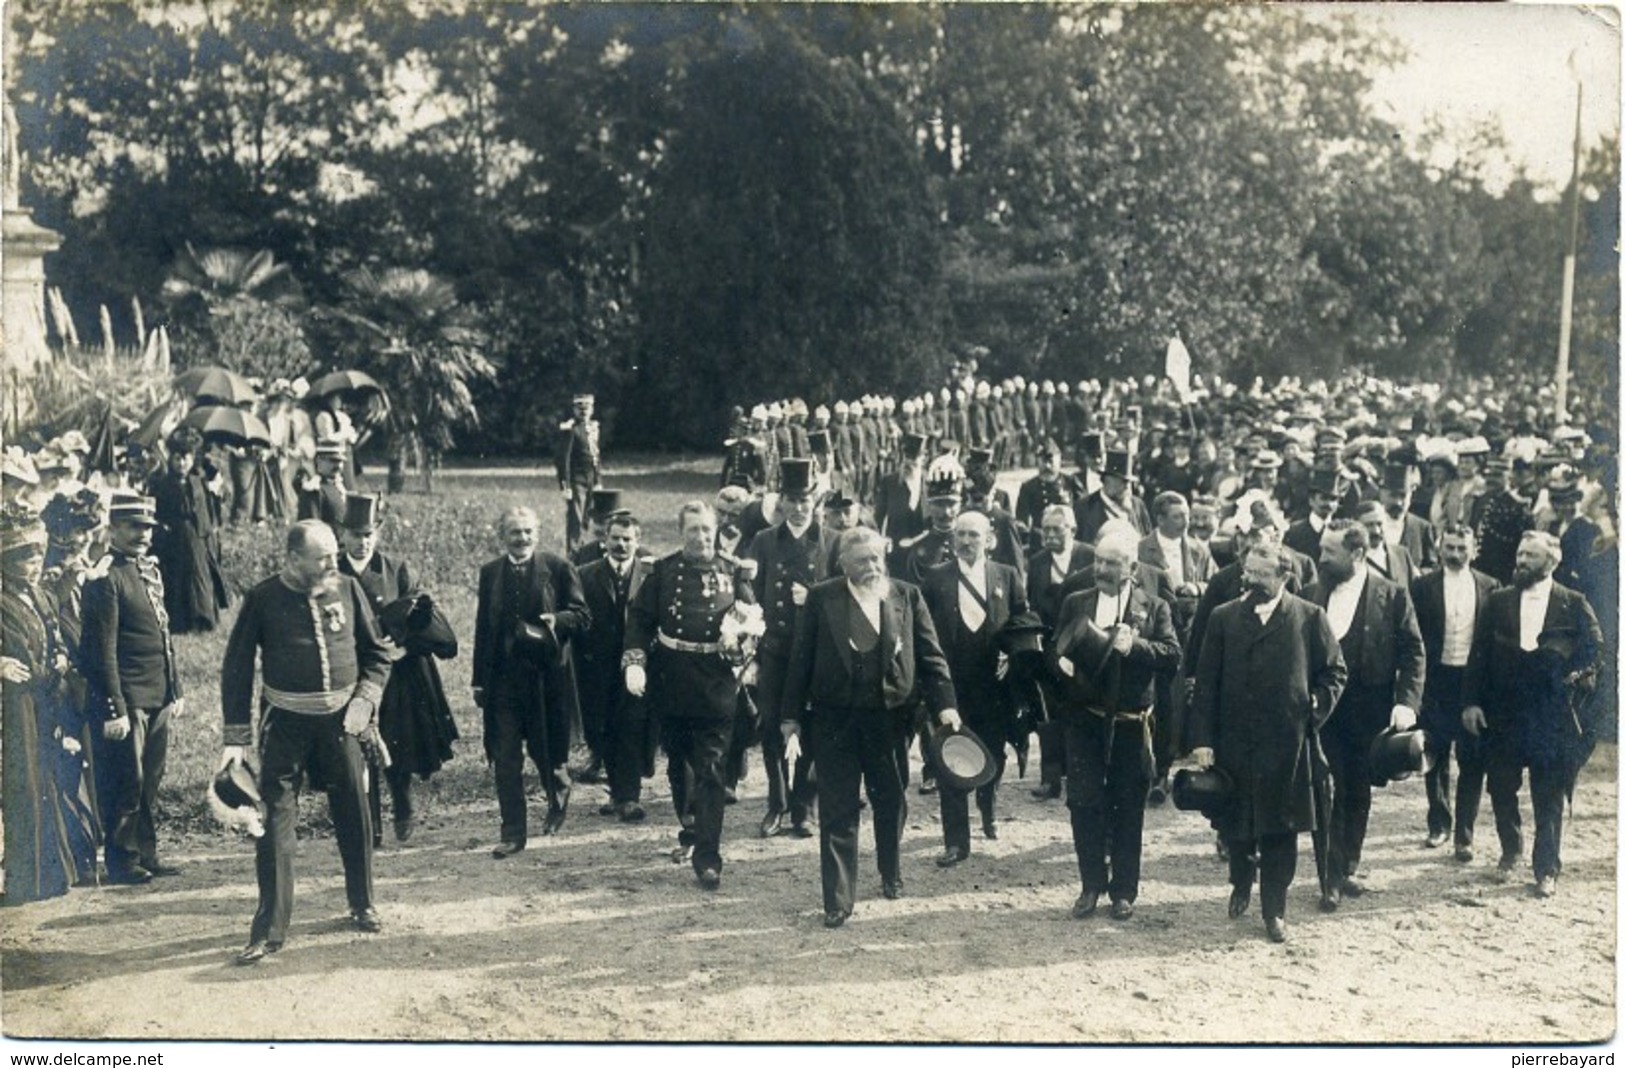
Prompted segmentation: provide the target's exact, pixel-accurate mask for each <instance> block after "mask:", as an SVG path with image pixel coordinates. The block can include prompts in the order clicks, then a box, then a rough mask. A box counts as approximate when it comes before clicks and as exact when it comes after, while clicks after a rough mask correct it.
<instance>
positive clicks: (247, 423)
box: [181, 404, 271, 445]
mask: <svg viewBox="0 0 1625 1068" xmlns="http://www.w3.org/2000/svg"><path fill="white" fill-rule="evenodd" d="M181 425H182V426H189V427H192V428H194V429H195V430H197V431H199V432H200V433H202V435H203V440H205V441H223V442H225V443H226V444H228V445H269V444H271V431H270V429H269V428H268V427H266V425H265V424H264V423H263V422H261V421H260V419H259V417H258V416H256V415H255V414H254V413H253V412H246V411H244V410H243V409H241V408H232V407H229V406H227V405H224V404H207V405H204V406H203V407H201V408H193V409H192V410H191V411H190V412H188V413H187V415H186V418H185V419H183V420H181Z"/></svg>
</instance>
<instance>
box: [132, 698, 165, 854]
mask: <svg viewBox="0 0 1625 1068" xmlns="http://www.w3.org/2000/svg"><path fill="white" fill-rule="evenodd" d="M169 720H170V709H169V708H168V707H167V706H166V707H164V708H160V709H155V710H152V711H145V712H138V713H136V714H135V716H134V721H133V722H132V723H131V725H130V727H131V733H130V738H131V741H132V742H133V743H134V745H135V764H136V769H137V771H138V773H139V775H140V777H141V786H140V801H139V807H138V809H137V813H136V824H135V830H136V845H137V851H138V852H139V854H140V856H141V863H142V865H144V866H145V867H148V868H155V867H157V866H158V825H157V821H156V819H155V818H154V817H153V810H154V809H155V808H156V806H157V803H158V786H159V784H160V783H162V782H163V781H164V765H165V764H166V763H168V760H169Z"/></svg>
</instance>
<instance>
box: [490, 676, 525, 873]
mask: <svg viewBox="0 0 1625 1068" xmlns="http://www.w3.org/2000/svg"><path fill="white" fill-rule="evenodd" d="M491 721H492V724H493V726H495V727H496V732H497V738H496V746H495V749H496V756H495V758H494V759H493V760H492V761H491V771H492V776H493V778H495V780H496V790H497V811H498V813H499V814H500V817H501V820H502V829H501V833H502V840H503V841H504V842H523V841H525V838H526V837H527V834H526V832H527V827H526V812H525V748H524V747H525V739H524V732H523V730H522V729H521V726H520V722H519V717H518V715H517V714H516V713H515V712H514V710H513V709H512V707H511V706H509V705H508V704H507V702H503V703H502V704H499V705H497V706H496V708H495V710H494V712H493V714H492V716H491Z"/></svg>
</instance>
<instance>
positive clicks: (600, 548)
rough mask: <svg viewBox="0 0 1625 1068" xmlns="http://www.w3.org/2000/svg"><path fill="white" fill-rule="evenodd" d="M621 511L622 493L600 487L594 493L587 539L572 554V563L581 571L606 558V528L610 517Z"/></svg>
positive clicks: (588, 513)
mask: <svg viewBox="0 0 1625 1068" xmlns="http://www.w3.org/2000/svg"><path fill="white" fill-rule="evenodd" d="M619 511H621V491H620V490H618V489H604V488H603V487H601V486H600V487H599V488H597V489H595V490H593V491H592V493H591V496H590V501H589V503H588V505H587V539H586V540H585V541H583V542H582V543H581V544H580V545H578V546H576V548H575V551H574V552H572V553H571V554H570V563H571V564H573V565H575V569H576V570H577V571H580V570H581V569H582V568H584V567H586V566H587V565H588V564H590V563H592V562H593V561H594V560H602V559H603V558H604V527H605V524H606V523H608V522H609V517H610V516H612V515H614V514H616V513H617V512H619Z"/></svg>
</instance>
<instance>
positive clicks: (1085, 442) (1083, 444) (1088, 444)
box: [1078, 430, 1106, 460]
mask: <svg viewBox="0 0 1625 1068" xmlns="http://www.w3.org/2000/svg"><path fill="white" fill-rule="evenodd" d="M1105 449H1106V435H1104V434H1102V433H1101V432H1100V431H1098V430H1086V431H1084V432H1083V433H1082V434H1079V435H1078V451H1079V452H1081V453H1083V454H1084V455H1085V456H1088V457H1092V458H1093V459H1096V460H1098V459H1100V454H1101V453H1102V452H1104V451H1105Z"/></svg>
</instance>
